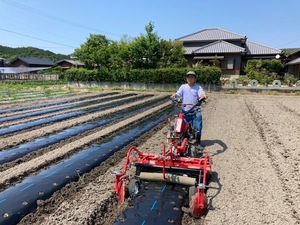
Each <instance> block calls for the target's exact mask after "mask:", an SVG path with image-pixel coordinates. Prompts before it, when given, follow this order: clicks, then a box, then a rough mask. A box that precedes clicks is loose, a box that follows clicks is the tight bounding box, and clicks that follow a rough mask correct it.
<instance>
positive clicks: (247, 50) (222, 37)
mask: <svg viewBox="0 0 300 225" xmlns="http://www.w3.org/2000/svg"><path fill="white" fill-rule="evenodd" d="M176 40H177V41H181V42H182V43H183V46H184V48H185V58H186V59H187V61H188V64H189V65H190V66H193V65H197V63H200V64H203V65H216V66H219V67H220V68H221V69H222V73H223V74H227V75H240V74H244V67H245V65H246V63H247V61H248V60H250V59H279V58H280V57H281V56H282V54H283V53H282V51H281V50H279V49H275V48H271V47H267V46H264V45H261V44H258V43H255V42H252V41H249V40H248V38H247V37H246V36H244V35H240V34H236V33H232V32H229V31H226V30H223V29H220V28H209V29H204V30H201V31H198V32H195V33H192V34H189V35H186V36H183V37H180V38H177V39H176Z"/></svg>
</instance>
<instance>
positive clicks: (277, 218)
mask: <svg viewBox="0 0 300 225" xmlns="http://www.w3.org/2000/svg"><path fill="white" fill-rule="evenodd" d="M120 94H123V93H120ZM138 94H141V93H138ZM143 94H147V93H143ZM152 94H153V93H152ZM84 95H86V96H89V95H90V96H91V95H94V94H91V93H89V94H88V93H85V94H82V95H80V97H83V96H84ZM154 95H155V96H154V97H148V98H147V99H146V100H145V99H144V100H143V101H148V100H149V99H151V98H159V97H160V96H162V95H165V94H161V93H155V94H154ZM43 101H45V100H43ZM47 101H54V100H47ZM30 104H37V102H34V101H30V103H28V102H26V103H20V102H18V103H17V104H13V103H12V104H5V105H4V104H3V105H0V109H4V108H10V107H16V106H22V105H30ZM136 104H137V103H136ZM169 104H171V103H169ZM126 107H130V106H129V105H127V106H126ZM159 107H162V106H159ZM121 109H122V108H121V107H120V108H114V109H111V110H106V111H102V112H98V113H93V114H88V115H84V116H81V117H79V118H76V119H70V120H66V121H63V122H60V123H54V124H49V125H46V126H43V127H38V128H35V129H31V130H30V131H27V132H19V133H15V134H13V135H7V136H6V137H1V142H0V150H1V149H6V148H8V147H12V146H15V145H17V144H20V143H24V142H27V141H29V140H34V139H36V138H38V137H41V136H44V135H49V134H51V133H53V132H57V131H59V130H62V129H65V128H67V127H71V126H74V125H76V124H80V123H83V122H84V121H89V120H93V119H95V118H99V117H101V116H105V115H107V114H109V113H112V112H114V111H116V110H121ZM123 109H124V108H123ZM157 110H159V109H158V108H153V109H151V110H147V111H145V112H143V113H140V114H139V115H136V116H134V117H132V118H130V119H124V120H122V121H115V122H114V123H112V124H110V125H109V126H106V127H105V128H101V129H95V130H93V131H90V132H88V133H86V134H84V135H80V136H78V137H74V138H70V139H67V140H65V141H62V142H61V143H59V144H57V145H54V146H51V147H48V148H45V149H42V150H40V151H39V152H38V153H35V154H29V155H27V156H25V157H22V158H21V159H18V160H16V161H15V162H11V163H6V164H4V165H1V166H0V186H1V187H2V190H3V189H4V188H7V187H9V186H11V185H13V184H15V183H17V182H18V181H21V180H22V179H24V178H25V177H26V176H30V175H31V174H34V173H37V172H38V171H39V170H41V169H43V168H46V167H48V166H50V165H51V164H54V163H57V162H58V161H60V160H63V159H64V158H67V157H69V156H70V155H72V154H74V153H75V152H77V151H78V149H80V148H81V147H82V148H83V147H85V146H87V145H89V144H91V143H93V142H95V141H97V140H99V137H100V138H101V136H103V137H104V136H105V135H108V134H110V135H113V134H114V132H115V131H116V129H118V128H120V127H123V126H126V125H127V124H130V123H133V122H134V121H136V120H140V119H141V118H143V117H145V116H147V115H148V114H151V113H154V112H155V111H157ZM202 113H203V122H204V127H203V135H202V140H203V141H202V144H203V145H204V146H205V150H204V151H205V152H207V153H208V154H209V155H210V156H211V157H212V159H213V176H212V181H211V183H210V186H211V188H209V189H208V192H207V194H208V199H209V211H208V213H207V214H206V215H205V216H204V217H203V218H201V219H193V218H191V217H190V216H189V215H188V213H185V214H184V216H183V221H182V224H184V225H187V224H189V225H196V224H202V225H203V224H205V225H224V224H230V225H232V224H236V225H240V224H249V225H250V224H251V225H259V224H278V225H279V224H280V225H296V224H300V172H299V168H300V165H299V163H300V147H299V146H300V138H299V137H300V97H299V96H287V95H284V96H283V95H282V96H280V95H278V96H275V95H274V96H269V95H258V94H251V95H227V94H223V93H209V99H208V101H207V103H206V104H205V105H204V106H203V108H202ZM7 115H9V113H8V114H1V115H0V117H4V116H7ZM32 119H33V118H31V119H30V120H32ZM24 121H26V120H24V119H23V120H22V122H24ZM3 126H4V125H3V124H1V127H3ZM166 133H167V125H166V123H162V124H160V125H159V126H157V127H156V128H155V129H153V130H151V131H150V132H148V133H146V134H145V135H143V136H141V137H140V138H138V139H137V140H135V141H134V142H133V143H131V144H130V145H133V146H136V147H137V148H138V149H140V150H141V151H143V152H149V153H159V152H161V151H162V146H163V144H164V143H165V142H166ZM130 145H129V146H130ZM129 146H126V147H125V148H123V149H121V150H120V151H118V152H117V153H115V154H114V155H113V156H112V157H110V158H109V159H108V160H106V161H105V162H104V163H102V164H101V165H100V166H99V167H97V168H95V169H94V170H93V171H91V172H90V173H87V174H85V175H84V179H83V180H81V181H78V182H73V183H70V184H68V185H66V186H65V187H64V188H62V189H61V190H60V191H57V192H56V193H54V194H53V196H52V197H51V198H49V199H47V200H45V201H39V202H38V208H37V210H36V211H35V212H33V213H30V214H28V215H27V216H25V217H24V218H23V219H22V220H21V221H20V222H19V224H24V225H25V224H26V225H27V224H36V225H37V224H49V225H50V224H51V225H52V224H64V225H67V224H69V225H77V224H78V225H82V224H99V225H101V224H105V225H106V224H107V225H109V224H113V223H114V221H115V220H116V218H117V217H118V215H120V214H121V213H122V211H123V210H124V209H125V208H126V207H127V203H124V204H122V205H121V204H119V203H118V199H117V197H116V195H115V193H114V191H113V190H114V182H115V175H114V174H113V173H112V171H113V170H116V169H119V170H122V168H123V165H124V157H125V155H126V153H127V150H128V148H129ZM57 159H59V160H57Z"/></svg>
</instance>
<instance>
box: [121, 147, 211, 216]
mask: <svg viewBox="0 0 300 225" xmlns="http://www.w3.org/2000/svg"><path fill="white" fill-rule="evenodd" d="M211 163H212V162H211V159H210V157H209V156H208V155H207V154H205V155H204V157H202V158H188V157H180V155H179V154H174V151H172V150H170V149H169V150H168V151H166V148H165V146H164V148H163V154H162V155H154V154H146V153H142V152H141V151H139V150H138V149H136V148H135V147H131V148H130V149H129V150H128V153H127V157H126V162H125V166H124V169H123V171H122V172H121V173H116V185H115V192H116V193H117V194H118V195H119V199H120V202H124V200H125V196H126V194H127V195H130V196H134V195H136V194H137V193H138V191H139V189H140V188H141V186H142V183H143V182H144V181H154V182H161V181H165V182H167V183H175V184H179V185H182V186H185V187H188V190H189V207H190V213H191V215H192V216H193V217H195V218H199V217H201V216H202V215H203V214H204V213H205V211H206V210H207V197H206V194H205V193H206V189H207V187H208V186H207V184H208V180H209V178H210V176H211ZM131 165H134V166H135V167H136V171H135V179H132V180H130V177H129V174H128V169H129V167H130V166H131Z"/></svg>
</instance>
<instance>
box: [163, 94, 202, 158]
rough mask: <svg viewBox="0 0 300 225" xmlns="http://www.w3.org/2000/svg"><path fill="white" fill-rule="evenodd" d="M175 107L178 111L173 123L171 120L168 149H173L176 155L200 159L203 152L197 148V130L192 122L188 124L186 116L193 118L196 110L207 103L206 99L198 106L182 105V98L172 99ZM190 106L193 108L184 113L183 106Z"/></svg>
mask: <svg viewBox="0 0 300 225" xmlns="http://www.w3.org/2000/svg"><path fill="white" fill-rule="evenodd" d="M171 100H172V103H173V105H174V106H175V108H176V110H177V115H176V117H175V120H174V121H172V120H171V119H170V118H169V121H168V122H169V132H168V135H167V139H168V148H172V151H173V152H174V151H175V152H174V154H175V155H180V156H187V157H195V158H196V157H198V156H199V155H201V152H200V151H198V149H197V148H196V146H195V145H196V133H197V131H196V129H195V128H194V127H193V126H192V121H190V122H187V121H186V116H193V113H194V108H195V107H198V110H200V106H201V104H202V103H203V102H205V98H202V99H200V100H199V101H198V103H197V104H195V105H192V104H182V101H181V99H180V98H171ZM188 105H190V106H191V108H190V109H189V110H188V111H187V112H184V113H183V112H182V111H181V107H182V106H188Z"/></svg>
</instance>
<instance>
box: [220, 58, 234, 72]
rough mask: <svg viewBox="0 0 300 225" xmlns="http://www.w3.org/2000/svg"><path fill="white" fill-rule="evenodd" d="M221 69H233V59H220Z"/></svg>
mask: <svg viewBox="0 0 300 225" xmlns="http://www.w3.org/2000/svg"><path fill="white" fill-rule="evenodd" d="M222 69H226V70H233V69H234V59H225V60H222Z"/></svg>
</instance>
